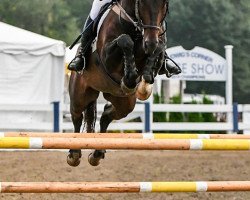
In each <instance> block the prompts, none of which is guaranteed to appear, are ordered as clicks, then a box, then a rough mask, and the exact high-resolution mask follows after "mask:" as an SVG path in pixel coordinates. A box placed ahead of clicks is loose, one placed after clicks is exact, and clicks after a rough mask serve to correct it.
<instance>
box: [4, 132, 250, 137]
mask: <svg viewBox="0 0 250 200" xmlns="http://www.w3.org/2000/svg"><path fill="white" fill-rule="evenodd" d="M1 137H43V138H45V137H46V138H47V137H49V138H124V139H127V138H134V139H136V138H137V139H250V135H236V134H189V133H186V134H185V133H184V134H173V133H172V134H170V133H154V134H153V133H44V132H40V133H38V132H0V138H1Z"/></svg>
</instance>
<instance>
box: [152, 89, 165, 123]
mask: <svg viewBox="0 0 250 200" xmlns="http://www.w3.org/2000/svg"><path fill="white" fill-rule="evenodd" d="M154 103H155V104H157V103H164V98H163V96H160V95H159V94H158V93H156V94H154ZM153 120H154V122H166V121H167V117H166V112H154V113H153Z"/></svg>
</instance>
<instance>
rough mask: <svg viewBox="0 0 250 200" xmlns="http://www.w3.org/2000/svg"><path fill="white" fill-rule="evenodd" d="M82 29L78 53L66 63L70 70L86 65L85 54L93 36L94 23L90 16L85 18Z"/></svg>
mask: <svg viewBox="0 0 250 200" xmlns="http://www.w3.org/2000/svg"><path fill="white" fill-rule="evenodd" d="M83 31H84V32H83V34H82V37H81V44H80V47H79V50H78V53H77V55H76V57H75V58H74V59H73V60H72V61H71V62H70V63H69V65H68V69H69V70H72V71H81V70H83V69H85V67H86V59H85V54H86V52H87V51H88V50H89V47H90V46H91V43H92V41H93V39H94V38H95V37H94V36H95V31H94V23H93V20H92V19H91V18H90V17H88V18H87V20H86V22H85V25H84V28H83Z"/></svg>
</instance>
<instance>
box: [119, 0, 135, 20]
mask: <svg viewBox="0 0 250 200" xmlns="http://www.w3.org/2000/svg"><path fill="white" fill-rule="evenodd" d="M120 4H121V5H122V7H123V8H124V10H126V12H127V13H128V14H129V15H130V16H131V17H133V16H134V15H135V0H120Z"/></svg>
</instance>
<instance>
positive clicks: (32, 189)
mask: <svg viewBox="0 0 250 200" xmlns="http://www.w3.org/2000/svg"><path fill="white" fill-rule="evenodd" d="M231 191H250V181H215V182H1V183H0V193H138V192H231Z"/></svg>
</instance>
